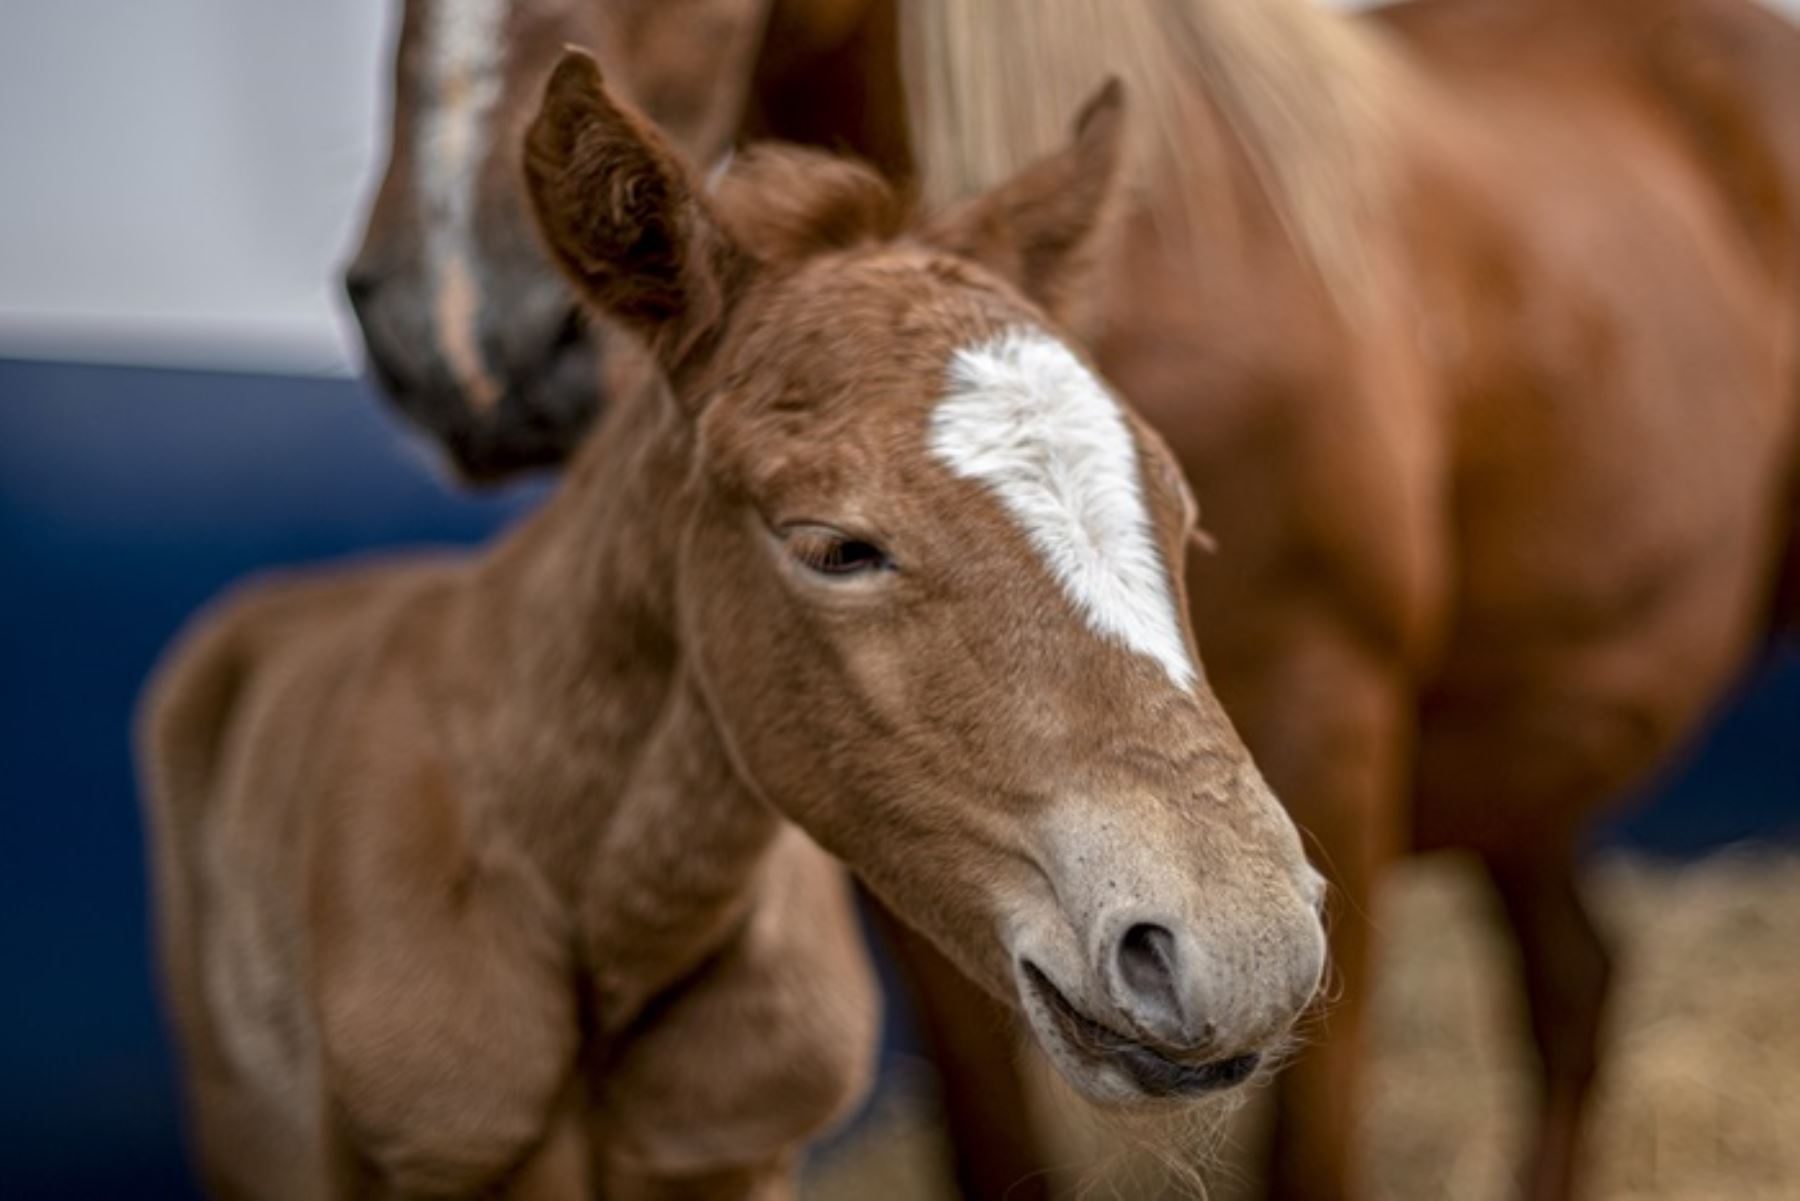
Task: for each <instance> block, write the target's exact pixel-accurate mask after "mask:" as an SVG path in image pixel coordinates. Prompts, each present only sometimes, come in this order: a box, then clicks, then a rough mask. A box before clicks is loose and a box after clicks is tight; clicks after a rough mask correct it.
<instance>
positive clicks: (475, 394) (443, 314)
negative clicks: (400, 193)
mask: <svg viewBox="0 0 1800 1201" xmlns="http://www.w3.org/2000/svg"><path fill="white" fill-rule="evenodd" d="M507 5H508V0H438V2H437V3H434V4H432V5H431V6H430V7H429V9H428V10H427V16H426V21H425V26H424V42H425V63H426V68H425V69H426V83H425V105H424V109H423V111H422V112H421V114H420V119H419V135H418V138H419V140H418V145H417V147H416V153H415V155H414V162H415V164H416V168H415V169H416V171H417V177H416V184H417V187H418V193H419V200H420V206H421V209H422V212H421V214H420V216H421V218H422V221H421V225H422V229H423V235H424V239H425V259H426V269H427V270H428V271H429V272H430V273H431V279H432V286H433V288H434V290H435V291H436V292H437V293H438V301H437V303H436V304H435V305H434V306H433V317H434V319H435V321H436V323H437V326H438V338H439V341H440V343H441V348H442V349H443V350H444V352H445V357H446V359H448V361H449V363H450V366H451V368H452V370H454V371H455V372H456V374H457V376H458V378H459V379H460V380H461V381H462V383H463V386H464V389H465V390H466V391H467V392H468V394H469V397H470V398H471V400H473V401H474V402H475V403H476V404H478V405H482V406H485V405H489V404H492V403H493V401H494V400H495V399H497V398H498V396H499V394H500V387H499V385H498V384H497V383H496V382H495V381H494V379H493V377H492V375H490V374H489V372H488V369H487V366H486V364H485V363H484V362H483V360H482V357H481V340H480V336H479V332H478V328H477V306H476V305H474V304H472V303H469V302H468V297H469V295H470V294H471V293H472V284H473V275H474V262H475V188H476V184H477V183H478V182H479V178H480V168H481V155H482V151H483V149H484V147H485V141H486V134H487V124H488V119H489V117H490V116H491V115H492V113H493V111H494V107H495V105H497V104H498V103H499V101H500V88H501V82H502V78H501V76H502V66H503V65H504V55H505V47H504V45H503V44H502V36H501V35H502V33H503V32H504V27H505V24H506V13H507Z"/></svg>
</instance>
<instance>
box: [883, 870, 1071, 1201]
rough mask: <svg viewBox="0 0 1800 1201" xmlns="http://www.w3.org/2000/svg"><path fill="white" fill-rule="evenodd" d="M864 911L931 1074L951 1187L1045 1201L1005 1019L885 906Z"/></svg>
mask: <svg viewBox="0 0 1800 1201" xmlns="http://www.w3.org/2000/svg"><path fill="white" fill-rule="evenodd" d="M865 895H866V894H865ZM869 908H870V911H871V912H873V913H874V914H875V915H876V923H877V924H878V925H879V926H880V927H881V931H882V934H883V935H884V936H885V938H886V941H887V944H888V947H889V948H890V949H891V950H892V951H893V954H894V958H895V960H896V962H897V965H898V967H899V968H900V972H901V974H902V975H903V976H904V977H905V979H906V983H907V986H908V993H909V995H910V997H911V1000H912V1002H913V1012H914V1014H915V1015H916V1016H917V1018H918V1022H919V1027H920V1033H921V1034H923V1035H924V1036H925V1041H926V1043H927V1046H928V1049H929V1050H930V1052H931V1061H932V1064H933V1065H934V1066H935V1067H936V1068H937V1073H938V1080H939V1083H940V1085H941V1088H940V1095H941V1096H942V1098H943V1105H944V1125H945V1130H946V1133H947V1135H948V1136H949V1142H950V1155H951V1166H952V1170H953V1171H954V1173H955V1176H956V1184H957V1188H958V1189H959V1190H960V1191H961V1193H962V1195H963V1196H964V1197H965V1198H967V1199H968V1201H1002V1199H1004V1201H1048V1198H1049V1197H1050V1195H1051V1191H1050V1181H1049V1178H1048V1177H1047V1176H1046V1175H1045V1174H1044V1172H1043V1170H1042V1169H1043V1168H1044V1166H1045V1164H1044V1161H1043V1158H1042V1157H1041V1154H1040V1149H1039V1146H1038V1144H1037V1140H1036V1137H1035V1134H1034V1132H1033V1130H1032V1125H1031V1112H1030V1109H1029V1101H1028V1098H1027V1096H1026V1092H1025V1082H1024V1079H1023V1077H1022V1076H1021V1074H1020V1072H1019V1064H1018V1060H1017V1055H1016V1044H1017V1041H1018V1040H1017V1038H1016V1036H1015V1033H1014V1025H1013V1023H1014V1017H1013V1015H1012V1013H1011V1012H1009V1011H1008V1010H1007V1009H1006V1008H1005V1007H1003V1006H1002V1005H1000V1003H999V1002H997V1001H995V1000H994V999H993V998H992V997H990V996H988V995H987V994H986V993H985V992H983V991H982V990H981V989H980V988H978V987H976V986H975V984H974V983H973V982H971V981H970V980H969V978H968V977H967V976H964V975H963V974H962V972H960V971H958V970H957V969H956V967H955V966H954V965H952V964H951V963H950V961H949V960H947V959H945V958H944V957H943V955H942V954H940V953H939V952H938V950H937V948H936V947H934V946H932V945H931V943H930V942H929V941H927V940H926V939H925V937H924V936H923V935H921V934H919V933H918V932H917V931H915V930H913V929H912V928H911V927H910V926H908V925H906V923H904V922H902V921H901V920H900V919H898V918H896V917H895V916H894V915H893V914H892V913H890V912H888V910H887V907H886V906H884V905H882V904H881V903H880V902H877V901H873V898H871V904H870V906H869Z"/></svg>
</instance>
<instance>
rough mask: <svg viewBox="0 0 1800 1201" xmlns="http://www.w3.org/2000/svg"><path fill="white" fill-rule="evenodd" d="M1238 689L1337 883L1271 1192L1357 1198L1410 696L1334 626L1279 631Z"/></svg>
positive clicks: (1237, 709) (1278, 1123) (1245, 722)
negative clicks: (1325, 973) (1327, 957)
mask: <svg viewBox="0 0 1800 1201" xmlns="http://www.w3.org/2000/svg"><path fill="white" fill-rule="evenodd" d="M1276 645H1277V646H1278V647H1279V650H1278V657H1276V658H1275V659H1273V660H1272V661H1270V662H1269V663H1268V664H1267V665H1266V666H1264V667H1262V668H1261V669H1260V670H1258V671H1257V672H1256V673H1255V675H1254V677H1253V678H1248V679H1245V680H1244V681H1243V682H1242V684H1241V685H1240V687H1239V688H1238V689H1237V690H1235V691H1234V690H1230V686H1229V685H1227V684H1226V683H1225V682H1224V681H1220V685H1221V686H1220V692H1221V695H1224V696H1226V697H1227V705H1228V707H1230V708H1231V711H1232V715H1233V717H1234V718H1235V719H1236V720H1237V721H1238V723H1239V728H1240V729H1241V730H1242V731H1243V733H1244V736H1245V738H1246V740H1247V741H1248V742H1249V744H1250V747H1251V751H1252V753H1253V754H1254V755H1255V756H1256V758H1257V761H1258V763H1259V764H1260V765H1261V766H1262V769H1263V773H1264V775H1265V776H1266V777H1267V778H1268V780H1269V782H1270V784H1271V785H1272V786H1273V787H1274V788H1275V791H1276V794H1277V795H1278V796H1279V797H1281V799H1282V802H1283V804H1285V805H1286V806H1287V808H1288V812H1289V813H1290V814H1292V815H1293V818H1294V820H1295V822H1296V823H1298V825H1299V826H1300V828H1301V830H1302V831H1303V832H1304V834H1305V836H1306V838H1307V841H1308V850H1309V852H1310V853H1312V855H1313V859H1314V863H1315V865H1316V866H1317V867H1318V868H1319V870H1320V871H1322V872H1324V873H1325V875H1326V877H1327V878H1328V879H1329V880H1330V881H1331V885H1332V891H1331V896H1330V900H1329V902H1328V905H1329V915H1328V918H1329V924H1328V929H1329V931H1330V948H1331V958H1332V973H1331V981H1332V987H1331V988H1330V989H1329V990H1328V993H1327V996H1326V999H1325V1000H1324V1002H1323V1003H1322V1005H1321V1007H1320V1009H1319V1012H1318V1017H1317V1019H1316V1024H1314V1025H1312V1026H1311V1027H1310V1028H1307V1029H1304V1030H1303V1032H1302V1036H1303V1038H1304V1040H1305V1045H1304V1047H1303V1049H1302V1051H1301V1053H1300V1054H1299V1055H1298V1056H1297V1057H1296V1058H1295V1060H1294V1062H1293V1063H1292V1064H1291V1065H1290V1066H1288V1067H1287V1068H1286V1069H1284V1070H1283V1072H1282V1074H1281V1075H1280V1076H1279V1077H1278V1080H1277V1086H1278V1092H1277V1113H1276V1119H1275V1131H1274V1138H1273V1143H1272V1146H1271V1157H1270V1161H1269V1176H1268V1195H1269V1196H1270V1197H1271V1198H1276V1199H1279V1201H1336V1199H1339V1198H1343V1197H1348V1196H1355V1195H1356V1194H1357V1188H1356V1184H1357V1181H1358V1179H1359V1177H1360V1174H1361V1173H1360V1167H1361V1165H1360V1164H1359V1162H1358V1161H1357V1158H1356V1155H1355V1145H1356V1129H1355V1126H1356V1115H1357V1113H1358V1107H1357V1105H1356V1099H1357V1090H1358V1088H1359V1085H1360V1077H1361V1075H1362V1064H1363V1054H1364V1047H1363V1042H1364V1035H1363V1028H1364V1024H1365V1014H1366V1009H1367V1001H1368V994H1369V988H1370V978H1369V977H1370V972H1369V964H1370V959H1371V954H1372V950H1373V947H1372V943H1373V935H1374V931H1375V928H1376V927H1375V923H1374V920H1373V916H1372V914H1373V910H1374V905H1375V891H1376V886H1377V884H1378V883H1379V881H1380V878H1381V876H1382V873H1383V872H1384V871H1385V870H1386V868H1387V867H1388V865H1389V864H1390V863H1391V862H1392V861H1393V859H1394V858H1395V857H1396V856H1397V855H1398V854H1399V853H1400V852H1401V851H1402V849H1403V845H1404V844H1403V832H1404V828H1405V823H1404V820H1403V809H1404V802H1405V797H1406V795H1407V792H1406V782H1405V777H1406V765H1407V760H1408V750H1409V747H1410V741H1411V726H1412V723H1411V717H1410V714H1411V694H1410V692H1409V691H1408V690H1407V688H1406V687H1405V686H1404V683H1403V676H1402V674H1401V673H1400V672H1399V671H1397V670H1396V669H1395V668H1394V666H1393V665H1392V664H1391V663H1390V662H1389V661H1388V659H1387V657H1386V656H1385V655H1384V654H1383V653H1382V652H1380V651H1378V650H1376V649H1375V648H1373V647H1371V646H1369V645H1368V644H1367V642H1366V641H1365V640H1363V639H1362V638H1360V637H1359V636H1357V635H1356V634H1355V633H1354V632H1352V631H1351V630H1348V629H1344V628H1342V627H1341V625H1340V623H1338V622H1337V621H1335V620H1333V619H1330V618H1322V619H1320V620H1318V621H1315V622H1308V623H1307V624H1306V625H1305V627H1304V628H1302V629H1295V630H1292V631H1290V632H1289V633H1288V634H1286V635H1284V636H1283V637H1282V638H1281V639H1280V640H1279V641H1278V642H1277V643H1276Z"/></svg>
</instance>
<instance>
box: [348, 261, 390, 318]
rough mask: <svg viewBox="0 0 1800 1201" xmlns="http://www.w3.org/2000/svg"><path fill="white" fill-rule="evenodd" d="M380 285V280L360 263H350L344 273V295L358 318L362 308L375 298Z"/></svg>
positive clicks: (373, 272)
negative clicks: (348, 299)
mask: <svg viewBox="0 0 1800 1201" xmlns="http://www.w3.org/2000/svg"><path fill="white" fill-rule="evenodd" d="M380 284H381V279H380V277H379V276H378V275H377V274H376V273H375V271H374V270H373V269H371V268H369V267H366V266H363V265H362V264H360V263H352V264H351V265H350V267H349V269H348V270H347V271H345V272H344V294H345V295H346V296H348V297H349V298H350V307H351V308H353V309H355V310H356V312H357V314H358V316H359V317H360V316H361V314H362V310H363V307H364V306H365V305H367V304H368V303H369V302H370V301H371V300H373V299H374V298H375V290H376V288H377V287H379V286H380Z"/></svg>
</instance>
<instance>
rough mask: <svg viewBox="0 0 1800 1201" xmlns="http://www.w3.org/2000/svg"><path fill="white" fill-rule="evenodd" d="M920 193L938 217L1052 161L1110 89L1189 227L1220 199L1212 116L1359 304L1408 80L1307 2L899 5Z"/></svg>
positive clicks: (1336, 287) (1385, 204) (1365, 32)
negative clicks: (1034, 163) (1088, 104)
mask: <svg viewBox="0 0 1800 1201" xmlns="http://www.w3.org/2000/svg"><path fill="white" fill-rule="evenodd" d="M900 9H901V14H902V16H901V21H902V32H901V36H902V39H903V42H902V44H903V48H904V59H905V71H906V81H907V89H906V90H907V95H908V102H909V105H910V107H911V119H912V126H913V131H914V143H915V147H914V148H915V153H916V155H917V159H918V163H919V168H920V175H921V182H922V187H923V189H924V191H925V194H926V195H927V197H928V198H930V199H933V200H936V201H940V202H941V201H944V200H947V199H952V198H954V197H957V196H960V195H964V194H967V193H970V192H973V191H976V190H979V189H981V188H984V187H988V186H991V185H992V184H993V183H994V182H995V181H996V180H998V179H1000V178H1003V177H1004V176H1005V175H1007V174H1008V173H1010V172H1011V171H1013V170H1016V169H1017V168H1018V167H1019V166H1021V165H1022V164H1023V163H1024V162H1025V161H1027V160H1029V159H1030V158H1032V157H1034V156H1035V155H1037V154H1039V153H1042V152H1043V151H1044V150H1045V149H1047V148H1048V147H1051V146H1055V145H1057V144H1058V142H1059V141H1060V140H1061V139H1062V137H1063V136H1064V134H1065V126H1066V124H1067V122H1068V120H1069V114H1071V113H1073V112H1074V111H1075V109H1076V107H1077V106H1078V105H1079V104H1080V102H1081V100H1082V98H1083V97H1085V96H1086V95H1087V94H1088V93H1090V92H1091V91H1092V90H1093V89H1094V88H1095V87H1096V86H1097V85H1098V84H1099V82H1100V81H1101V80H1102V79H1103V78H1104V77H1106V76H1107V75H1115V74H1116V75H1118V76H1120V77H1121V78H1122V79H1123V80H1124V81H1125V83H1126V87H1127V89H1128V92H1129V94H1130V97H1131V103H1132V109H1133V113H1132V125H1133V134H1134V136H1133V145H1132V147H1131V150H1130V153H1131V154H1132V157H1133V160H1134V169H1135V171H1136V173H1137V175H1138V177H1139V178H1140V179H1141V180H1144V179H1149V178H1154V177H1155V175H1156V174H1157V173H1158V172H1167V173H1169V178H1172V180H1173V181H1174V182H1175V184H1176V186H1179V187H1180V188H1181V195H1182V196H1183V199H1184V208H1185V210H1186V214H1187V216H1188V217H1189V219H1190V220H1191V221H1193V222H1194V223H1195V224H1197V225H1201V226H1203V225H1204V224H1205V216H1204V214H1203V212H1202V210H1203V209H1204V208H1205V207H1206V206H1207V205H1208V204H1209V203H1210V202H1211V201H1212V200H1213V199H1214V197H1216V195H1217V194H1218V192H1219V191H1220V188H1219V183H1220V173H1221V171H1222V170H1223V167H1222V163H1223V160H1222V159H1221V157H1220V144H1219V142H1218V139H1217V138H1216V137H1215V136H1211V135H1210V133H1209V130H1208V128H1207V122H1205V121H1204V119H1197V118H1198V117H1199V111H1200V110H1198V109H1197V108H1196V105H1195V89H1196V87H1197V88H1198V89H1199V92H1200V94H1203V95H1204V96H1205V97H1206V98H1207V99H1209V100H1210V102H1211V104H1212V105H1213V106H1214V108H1215V109H1216V110H1217V112H1218V113H1219V114H1220V116H1221V117H1222V118H1223V120H1224V122H1225V124H1226V125H1227V126H1228V127H1229V130H1230V132H1231V133H1232V134H1233V135H1234V136H1235V137H1236V139H1237V140H1238V142H1239V143H1240V144H1241V145H1242V147H1243V150H1244V152H1245V153H1246V154H1247V156H1248V158H1249V160H1250V162H1251V163H1252V164H1253V166H1254V169H1255V172H1256V174H1257V177H1258V180H1259V182H1260V184H1261V186H1262V188H1263V190H1264V191H1265V192H1266V193H1267V195H1268V197H1269V200H1270V202H1271V204H1272V205H1273V206H1274V209H1275V211H1276V213H1277V214H1278V215H1279V217H1280V219H1281V221H1282V222H1283V224H1284V225H1285V226H1286V228H1287V229H1288V231H1289V233H1290V235H1291V236H1292V237H1293V239H1294V241H1295V243H1296V244H1297V246H1298V247H1299V248H1300V250H1301V251H1302V253H1303V254H1304V255H1306V256H1307V257H1308V258H1309V259H1310V261H1311V262H1312V263H1313V264H1314V265H1315V266H1316V267H1317V269H1318V271H1319V273H1320V276H1321V277H1322V279H1323V281H1324V283H1325V284H1326V286H1327V288H1328V289H1329V290H1330V291H1331V293H1332V294H1333V295H1334V297H1336V298H1337V299H1338V300H1339V301H1340V302H1341V303H1342V302H1357V303H1361V302H1366V300H1367V299H1368V294H1369V293H1370V291H1371V284H1372V281H1373V280H1374V278H1375V273H1374V272H1372V271H1371V269H1370V268H1371V262H1370V260H1371V258H1372V257H1374V256H1372V255H1371V253H1370V251H1369V248H1368V246H1369V239H1370V238H1371V236H1373V234H1374V231H1375V230H1376V229H1378V228H1379V226H1380V225H1381V224H1382V222H1383V220H1384V214H1385V213H1386V212H1387V211H1389V209H1390V207H1391V205H1390V200H1391V196H1392V192H1393V188H1394V180H1395V177H1396V175H1397V163H1396V146H1397V142H1398V139H1397V138H1396V136H1395V133H1394V120H1395V115H1396V113H1398V112H1399V111H1400V110H1401V106H1402V105H1403V104H1404V103H1405V99H1404V98H1405V95H1406V93H1407V91H1408V90H1409V89H1410V79H1409V76H1408V73H1407V71H1406V70H1405V65H1404V64H1403V63H1402V62H1401V61H1400V58H1399V56H1398V55H1397V54H1396V53H1395V52H1394V51H1393V50H1392V49H1391V48H1390V47H1389V46H1388V45H1387V44H1386V43H1385V42H1384V41H1383V40H1382V39H1381V37H1380V35H1379V33H1378V32H1377V31H1375V30H1373V29H1370V28H1369V27H1368V26H1367V24H1366V23H1363V22H1358V21H1357V20H1356V19H1354V18H1352V17H1349V16H1347V15H1346V14H1343V13H1340V12H1335V11H1331V10H1328V9H1325V8H1322V7H1320V5H1319V4H1318V3H1317V2H1316V0H909V3H907V4H904V5H901V6H900Z"/></svg>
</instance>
